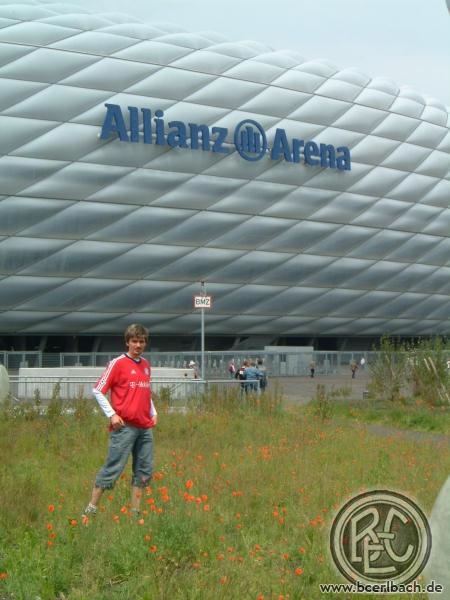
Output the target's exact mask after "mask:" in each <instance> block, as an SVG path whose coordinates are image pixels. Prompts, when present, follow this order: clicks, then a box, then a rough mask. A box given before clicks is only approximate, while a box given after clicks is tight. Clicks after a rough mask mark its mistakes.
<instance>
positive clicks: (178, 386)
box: [9, 375, 259, 403]
mask: <svg viewBox="0 0 450 600" xmlns="http://www.w3.org/2000/svg"><path fill="white" fill-rule="evenodd" d="M97 380H98V378H97V377H87V376H84V377H73V376H70V377H56V376H55V377H51V376H43V377H37V376H36V377H34V376H33V377H29V376H24V377H22V376H19V375H11V376H10V377H9V384H10V393H11V396H12V397H13V398H14V399H15V400H18V401H25V400H27V401H33V400H34V401H36V400H39V401H40V402H44V403H45V402H48V401H49V400H51V399H52V398H55V399H60V400H63V401H69V400H71V401H76V400H80V399H82V398H92V399H93V395H92V388H93V387H94V385H95V383H96V382H97ZM230 386H232V387H236V388H237V389H240V390H243V391H245V390H247V391H250V390H251V391H256V392H258V391H259V381H258V380H254V379H251V380H246V381H240V380H237V379H210V380H202V379H169V378H160V377H158V378H155V379H153V380H152V393H153V394H156V395H158V394H164V393H165V394H166V395H167V397H168V398H169V399H170V401H172V402H173V401H174V400H180V399H182V400H185V399H186V398H195V397H198V396H200V395H201V394H205V393H208V391H210V390H211V389H212V388H213V387H216V388H218V390H219V391H221V390H224V389H227V388H228V389H229V388H230ZM93 401H94V399H93Z"/></svg>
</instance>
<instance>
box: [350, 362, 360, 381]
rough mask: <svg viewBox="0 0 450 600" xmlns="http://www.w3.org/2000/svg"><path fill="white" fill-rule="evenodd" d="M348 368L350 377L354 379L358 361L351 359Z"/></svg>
mask: <svg viewBox="0 0 450 600" xmlns="http://www.w3.org/2000/svg"><path fill="white" fill-rule="evenodd" d="M350 370H351V372H352V379H355V377H356V371H357V370H358V363H357V362H356V360H352V361H351V363H350Z"/></svg>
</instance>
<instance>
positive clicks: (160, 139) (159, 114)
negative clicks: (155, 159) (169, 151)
mask: <svg viewBox="0 0 450 600" xmlns="http://www.w3.org/2000/svg"><path fill="white" fill-rule="evenodd" d="M163 116H164V113H163V111H162V110H155V118H154V119H153V120H154V121H155V125H156V128H155V131H156V142H155V143H156V144H158V146H164V144H165V143H166V138H165V137H164V119H163Z"/></svg>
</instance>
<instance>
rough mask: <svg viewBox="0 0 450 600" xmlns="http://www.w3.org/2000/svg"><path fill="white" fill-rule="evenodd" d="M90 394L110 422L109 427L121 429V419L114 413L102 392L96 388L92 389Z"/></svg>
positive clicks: (122, 424) (122, 423)
mask: <svg viewBox="0 0 450 600" xmlns="http://www.w3.org/2000/svg"><path fill="white" fill-rule="evenodd" d="M92 393H93V394H94V396H95V399H96V400H97V402H98V405H99V406H100V408H101V409H102V411H103V412H104V414H105V416H106V417H108V418H109V420H110V422H111V427H112V428H113V429H120V428H121V427H123V426H124V422H123V419H122V417H119V415H118V414H117V413H116V412H115V411H114V409H113V407H112V406H111V404H110V403H109V401H108V398H107V397H106V396H105V394H102V392H101V391H100V390H98V389H97V388H94V389H93V390H92Z"/></svg>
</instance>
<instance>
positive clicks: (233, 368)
mask: <svg viewBox="0 0 450 600" xmlns="http://www.w3.org/2000/svg"><path fill="white" fill-rule="evenodd" d="M228 374H229V376H230V377H231V378H232V379H233V378H234V376H235V375H236V365H235V364H234V358H232V359H231V360H230V362H229V363H228Z"/></svg>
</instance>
